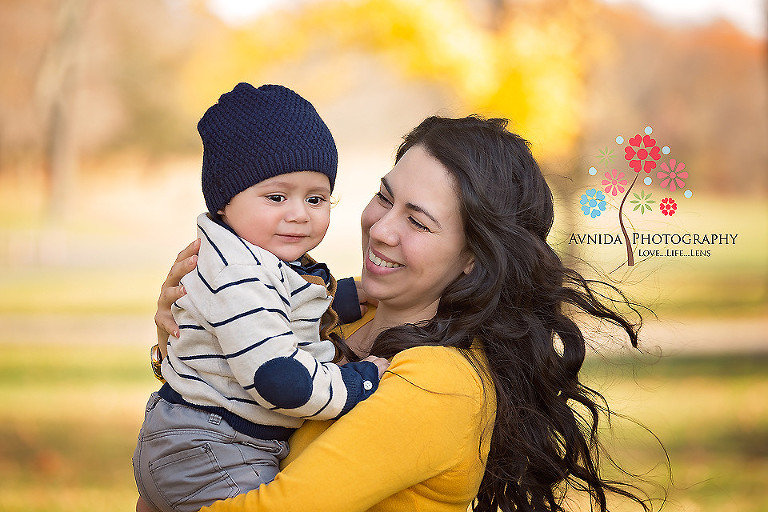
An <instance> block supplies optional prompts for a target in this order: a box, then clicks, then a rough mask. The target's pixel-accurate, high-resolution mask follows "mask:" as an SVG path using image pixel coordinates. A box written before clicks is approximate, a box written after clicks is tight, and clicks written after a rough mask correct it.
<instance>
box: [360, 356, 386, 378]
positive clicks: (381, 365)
mask: <svg viewBox="0 0 768 512" xmlns="http://www.w3.org/2000/svg"><path fill="white" fill-rule="evenodd" d="M363 361H369V362H371V363H373V364H375V365H376V367H377V368H378V369H379V378H381V376H382V375H384V371H386V369H387V368H389V361H387V360H386V359H384V358H383V357H376V356H368V357H366V358H365V359H363Z"/></svg>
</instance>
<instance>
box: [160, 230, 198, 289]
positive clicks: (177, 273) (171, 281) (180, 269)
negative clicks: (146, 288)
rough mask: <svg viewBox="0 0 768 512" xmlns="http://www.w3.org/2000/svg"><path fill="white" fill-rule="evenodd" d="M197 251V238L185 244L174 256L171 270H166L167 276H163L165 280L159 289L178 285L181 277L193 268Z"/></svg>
mask: <svg viewBox="0 0 768 512" xmlns="http://www.w3.org/2000/svg"><path fill="white" fill-rule="evenodd" d="M198 251H200V239H199V238H198V239H197V240H195V241H194V242H192V243H191V244H189V245H188V246H186V247H185V248H184V250H183V251H181V252H180V253H179V254H178V256H176V261H174V262H173V266H171V270H170V271H169V272H168V276H167V277H166V278H165V282H163V286H162V287H161V289H165V288H168V287H171V286H178V285H179V282H181V278H182V277H184V276H185V275H187V274H188V273H189V272H190V271H191V270H192V269H193V268H195V265H196V264H197V253H198Z"/></svg>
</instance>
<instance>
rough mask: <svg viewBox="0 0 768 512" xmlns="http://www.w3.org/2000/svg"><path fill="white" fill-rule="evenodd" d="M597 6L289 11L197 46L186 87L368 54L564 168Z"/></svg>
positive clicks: (362, 5) (502, 2) (494, 3)
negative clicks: (447, 94)
mask: <svg viewBox="0 0 768 512" xmlns="http://www.w3.org/2000/svg"><path fill="white" fill-rule="evenodd" d="M592 3H593V2H592V1H591V0H566V1H563V0H558V1H555V0H538V1H512V0H475V1H469V0H468V1H457V0H424V1H421V2H409V1H405V0H377V1H373V0H367V1H359V2H342V1H324V2H306V3H304V4H303V5H302V6H301V8H298V7H296V5H290V6H288V7H284V8H278V9H276V10H275V11H272V12H269V13H266V14H265V15H263V16H262V17H260V18H259V19H257V20H256V21H254V22H253V23H250V24H247V25H244V26H243V27H241V28H238V29H236V30H233V31H232V32H230V33H227V34H224V39H222V40H220V41H213V42H211V41H207V42H206V44H205V45H204V46H201V47H199V48H198V49H197V51H198V53H197V55H196V56H195V57H194V58H192V59H190V60H189V61H188V62H189V63H190V67H189V68H188V69H187V83H188V84H194V87H195V90H196V92H195V93H193V94H195V95H196V96H199V97H208V98H210V97H215V96H216V91H221V90H224V89H226V87H228V86H229V85H230V84H231V83H232V82H233V81H235V80H238V79H241V78H242V76H244V75H245V76H247V75H249V74H250V75H253V74H257V73H258V71H259V70H260V69H263V67H266V66H267V65H271V64H274V63H276V62H281V61H282V62H297V61H301V60H302V59H304V60H306V59H312V58H323V57H324V56H328V55H330V54H335V55H338V54H344V53H348V52H351V51H355V50H357V51H363V52H366V53H369V54H372V55H377V56H378V57H379V58H381V59H382V60H383V61H385V62H387V63H388V64H389V66H390V67H391V69H393V70H394V71H395V72H398V73H400V74H403V75H404V76H406V77H408V78H411V79H426V80H429V81H431V82H433V83H434V84H436V86H438V87H440V88H444V89H447V90H449V91H451V93H452V94H453V95H454V96H455V97H457V98H458V99H459V101H460V102H461V104H462V105H461V107H462V109H464V110H468V111H477V112H480V113H486V114H489V115H490V114H493V115H501V116H505V117H509V118H511V119H512V120H513V122H514V124H515V126H514V129H516V130H518V131H520V132H522V133H523V134H524V135H525V136H527V137H528V138H529V139H531V140H532V141H533V142H534V147H535V148H536V150H537V151H538V152H539V154H540V156H541V157H543V158H544V159H546V160H550V161H553V162H557V161H561V160H562V159H570V158H571V157H572V153H573V151H574V150H575V147H576V142H577V140H578V136H579V133H580V131H581V120H580V107H581V104H582V97H583V95H584V90H583V84H584V74H585V69H586V68H587V67H588V64H589V62H590V55H591V53H590V47H589V44H588V41H587V37H586V34H585V33H584V32H583V30H582V27H583V26H584V23H583V22H584V19H585V17H586V16H588V15H589V12H590V9H591V6H592ZM294 4H295V3H294ZM211 43H212V44H211ZM193 63H194V64H193ZM199 63H205V64H206V65H205V66H202V67H200V66H198V64H199ZM204 77H209V78H210V79H208V80H205V79H204ZM238 77H240V78H238ZM196 101H201V100H197V99H196Z"/></svg>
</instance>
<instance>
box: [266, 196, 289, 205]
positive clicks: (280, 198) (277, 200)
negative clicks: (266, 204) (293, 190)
mask: <svg viewBox="0 0 768 512" xmlns="http://www.w3.org/2000/svg"><path fill="white" fill-rule="evenodd" d="M266 197H267V199H268V200H270V201H273V202H275V203H282V202H283V201H285V197H284V196H281V195H280V194H270V195H268V196H266Z"/></svg>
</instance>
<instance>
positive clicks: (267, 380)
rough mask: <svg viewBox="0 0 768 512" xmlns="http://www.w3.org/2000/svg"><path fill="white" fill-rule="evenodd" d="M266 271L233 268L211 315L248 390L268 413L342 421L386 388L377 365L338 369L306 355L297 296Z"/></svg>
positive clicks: (222, 279) (222, 278)
mask: <svg viewBox="0 0 768 512" xmlns="http://www.w3.org/2000/svg"><path fill="white" fill-rule="evenodd" d="M259 269H260V267H254V266H251V265H229V266H227V267H225V268H224V269H223V270H222V271H221V273H220V274H219V275H218V276H217V278H216V281H215V288H216V289H217V290H218V291H217V293H216V294H215V296H213V297H212V300H211V301H210V303H209V305H208V314H207V315H206V316H207V318H209V319H210V324H211V326H212V327H213V329H214V330H215V335H216V337H217V339H218V341H219V344H220V346H221V350H222V352H223V353H224V357H225V358H226V360H227V363H228V364H229V367H230V369H231V371H232V374H233V375H234V377H235V378H236V379H237V381H238V383H239V384H240V385H241V386H242V388H243V389H245V390H246V391H247V392H248V394H249V395H251V396H252V397H253V399H254V400H255V401H256V402H257V403H258V404H259V405H261V406H262V407H265V408H267V409H270V410H274V411H276V412H279V413H281V414H285V415H288V416H294V417H300V418H313V419H330V418H336V417H338V416H340V415H342V414H345V413H346V412H347V411H349V410H350V409H351V408H352V407H353V406H354V405H355V404H357V403H358V402H360V401H361V400H364V399H365V398H367V397H369V396H370V395H371V394H372V393H373V392H374V391H375V390H376V388H377V386H378V370H377V368H376V365H374V364H373V363H370V362H363V363H355V364H348V365H344V366H338V365H335V364H333V363H324V362H320V361H318V360H316V359H315V358H314V357H313V356H312V355H311V354H310V353H309V352H307V351H306V350H302V348H301V347H302V346H303V345H306V344H307V340H301V339H298V337H297V336H296V335H295V334H294V332H293V331H292V330H291V318H290V307H289V304H290V299H291V296H290V291H289V290H287V289H286V287H285V285H284V284H283V282H282V280H281V278H280V276H279V275H276V274H275V273H273V272H269V271H261V272H258V273H256V274H255V275H254V272H255V271H258V270H259ZM261 270H263V269H261ZM317 320H319V319H304V320H302V321H310V322H311V321H317Z"/></svg>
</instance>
